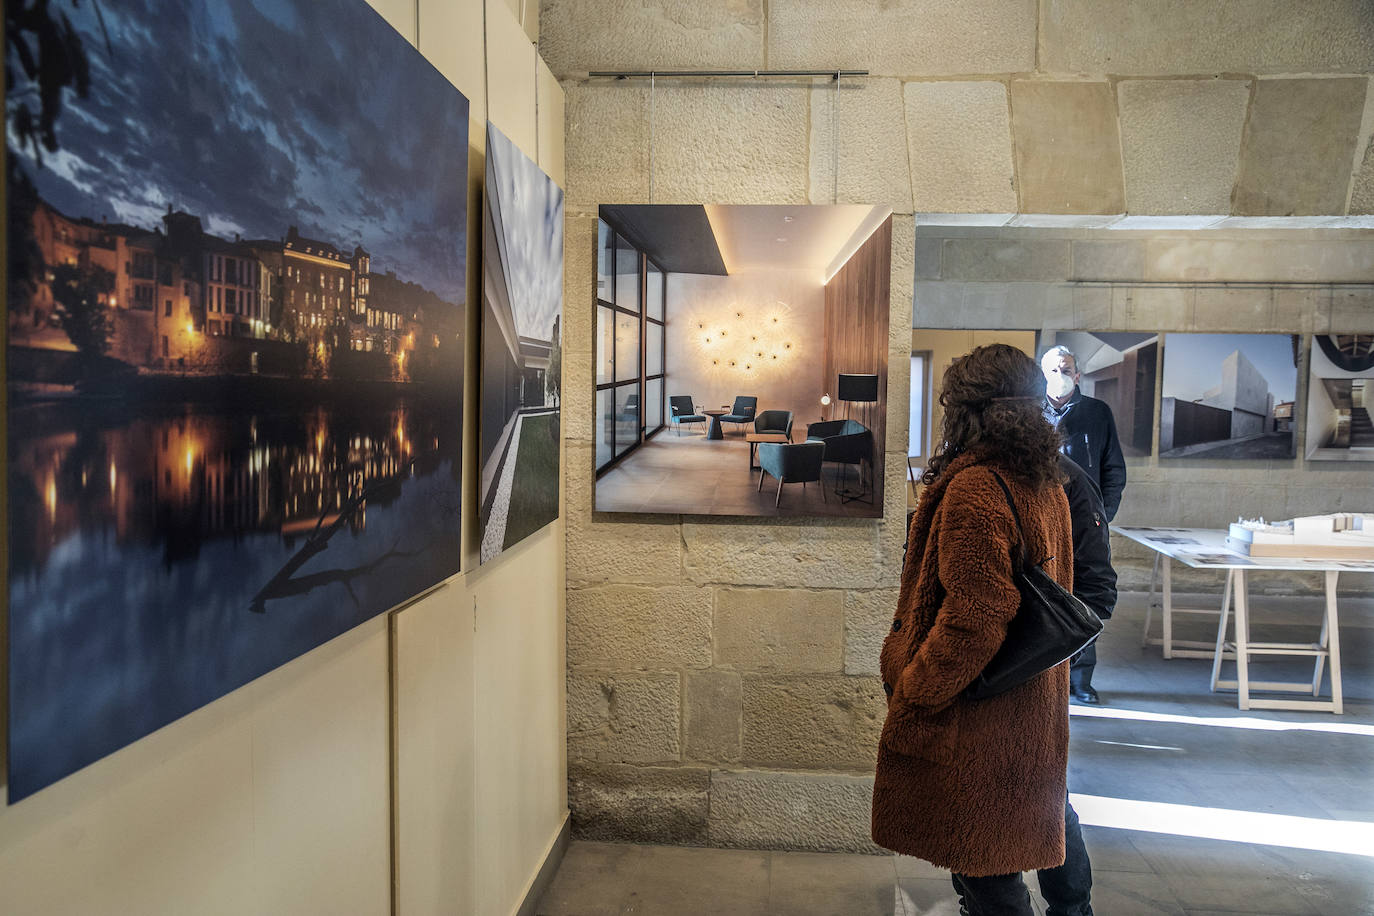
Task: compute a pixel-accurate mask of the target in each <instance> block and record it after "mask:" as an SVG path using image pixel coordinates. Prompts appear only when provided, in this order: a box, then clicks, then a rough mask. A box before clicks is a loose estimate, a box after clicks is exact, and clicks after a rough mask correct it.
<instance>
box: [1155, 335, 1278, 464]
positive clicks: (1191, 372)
mask: <svg viewBox="0 0 1374 916" xmlns="http://www.w3.org/2000/svg"><path fill="white" fill-rule="evenodd" d="M1299 341H1300V338H1299V337H1298V336H1297V335H1289V334H1169V335H1167V336H1166V337H1165V339H1164V382H1163V393H1162V398H1161V401H1160V405H1159V457H1161V458H1252V459H1260V458H1292V457H1294V444H1293V430H1294V413H1293V408H1294V400H1295V397H1296V393H1297V387H1298V354H1299Z"/></svg>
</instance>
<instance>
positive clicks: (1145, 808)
mask: <svg viewBox="0 0 1374 916" xmlns="http://www.w3.org/2000/svg"><path fill="white" fill-rule="evenodd" d="M1069 800H1070V801H1072V802H1073V807H1074V810H1075V811H1077V812H1078V818H1079V820H1080V821H1082V822H1083V823H1084V824H1087V825H1090V826H1093V827H1116V828H1119V829H1122V830H1141V831H1145V832H1147V833H1166V834H1170V835H1172V836H1189V837H1198V838H1201V839H1210V840H1231V841H1234V842H1237V843H1259V844H1262V845H1265V846H1286V847H1289V848H1291V849H1315V850H1319V851H1322V852H1342V853H1348V854H1350V855H1357V856H1369V857H1371V858H1374V824H1369V823H1365V822H1364V821H1340V820H1332V819H1330V818H1320V817H1297V816H1295V815H1291V814H1265V813H1263V812H1259V811H1235V810H1232V809H1229V808H1208V807H1204V806H1199V805H1176V804H1171V803H1168V802H1151V801H1135V800H1133V799H1128V798H1106V797H1103V796H1101V795H1079V794H1078V793H1076V792H1072V793H1070V794H1069Z"/></svg>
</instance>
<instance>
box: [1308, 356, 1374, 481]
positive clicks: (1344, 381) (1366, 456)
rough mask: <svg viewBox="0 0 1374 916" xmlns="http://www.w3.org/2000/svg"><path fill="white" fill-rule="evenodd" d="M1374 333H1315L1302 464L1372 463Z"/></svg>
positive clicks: (1373, 447)
mask: <svg viewBox="0 0 1374 916" xmlns="http://www.w3.org/2000/svg"><path fill="white" fill-rule="evenodd" d="M1371 415H1374V334H1316V335H1314V336H1313V337H1312V358H1311V371H1310V378H1309V380H1308V384H1307V460H1308V461H1374V418H1372V417H1371Z"/></svg>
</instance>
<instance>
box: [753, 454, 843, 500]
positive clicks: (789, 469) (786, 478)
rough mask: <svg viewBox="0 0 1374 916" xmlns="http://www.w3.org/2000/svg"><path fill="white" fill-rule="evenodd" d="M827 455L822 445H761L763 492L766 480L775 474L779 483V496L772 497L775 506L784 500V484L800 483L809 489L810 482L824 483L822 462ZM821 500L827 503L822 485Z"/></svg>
mask: <svg viewBox="0 0 1374 916" xmlns="http://www.w3.org/2000/svg"><path fill="white" fill-rule="evenodd" d="M824 456H825V445H824V444H823V443H820V442H797V443H795V444H787V445H784V444H783V443H781V442H764V443H761V444H760V445H759V467H761V468H762V469H763V471H762V472H761V473H760V474H759V486H758V488H759V489H760V490H762V489H763V478H764V475H766V474H772V475H773V476H774V477H776V478H777V480H778V493H777V495H776V496H774V497H773V506H774V508H776V507H777V505H778V503H779V502H781V501H782V485H783V484H785V483H800V484H801V485H802V489H806V484H807V483H808V482H811V481H814V482H816V483H820V482H821V461H822V459H823V458H824ZM820 489H821V501H822V502H827V501H828V500H827V499H826V495H825V485H824V484H822V485H821V488H820Z"/></svg>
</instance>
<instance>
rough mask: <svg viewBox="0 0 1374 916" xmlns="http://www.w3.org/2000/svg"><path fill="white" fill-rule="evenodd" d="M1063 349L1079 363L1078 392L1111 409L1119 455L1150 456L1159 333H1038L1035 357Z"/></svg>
mask: <svg viewBox="0 0 1374 916" xmlns="http://www.w3.org/2000/svg"><path fill="white" fill-rule="evenodd" d="M1056 346H1059V347H1067V348H1068V349H1069V351H1070V352H1072V353H1073V354H1074V358H1075V359H1077V361H1078V372H1079V378H1078V389H1079V391H1081V392H1082V393H1083V394H1084V395H1086V396H1088V397H1090V398H1097V399H1098V400H1099V401H1102V402H1103V403H1105V404H1106V405H1107V406H1108V407H1110V408H1111V411H1112V418H1113V419H1114V420H1115V421H1116V433H1117V436H1118V438H1119V439H1120V440H1121V451H1122V453H1123V454H1126V455H1129V456H1132V457H1140V456H1143V455H1148V454H1150V443H1151V440H1152V439H1153V438H1154V432H1155V379H1156V377H1157V376H1156V372H1157V371H1158V366H1159V334H1157V333H1145V334H1142V333H1138V332H1127V331H1042V332H1041V333H1040V343H1039V347H1038V349H1037V352H1036V355H1037V356H1039V355H1041V354H1043V353H1044V352H1045V351H1046V350H1048V349H1050V348H1051V347H1056Z"/></svg>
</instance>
